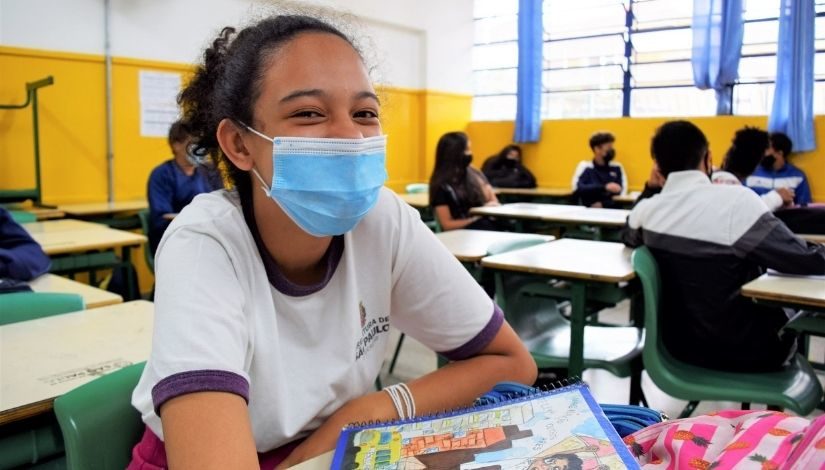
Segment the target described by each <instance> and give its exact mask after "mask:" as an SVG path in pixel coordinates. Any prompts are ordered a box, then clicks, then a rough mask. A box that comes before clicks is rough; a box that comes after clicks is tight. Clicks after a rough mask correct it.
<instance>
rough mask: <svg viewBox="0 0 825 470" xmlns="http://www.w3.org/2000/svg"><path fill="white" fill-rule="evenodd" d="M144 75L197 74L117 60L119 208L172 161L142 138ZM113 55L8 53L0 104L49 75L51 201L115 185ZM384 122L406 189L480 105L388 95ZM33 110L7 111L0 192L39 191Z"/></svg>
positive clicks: (44, 107)
mask: <svg viewBox="0 0 825 470" xmlns="http://www.w3.org/2000/svg"><path fill="white" fill-rule="evenodd" d="M140 70H156V71H163V72H179V73H181V74H182V75H183V77H184V80H186V78H187V77H188V75H189V73H190V72H191V70H192V69H191V66H190V65H186V64H173V63H165V62H155V61H146V60H135V59H127V58H118V57H116V58H114V59H113V66H112V86H113V102H112V107H113V139H114V147H113V150H114V156H115V163H114V188H115V194H114V196H115V199H116V200H131V199H139V198H144V197H145V195H146V180H147V178H148V176H149V173H150V172H151V170H152V168H154V167H155V166H156V165H157V164H158V163H160V162H162V161H163V160H165V159H167V158H169V156H170V152H169V148H168V146H167V144H166V139H165V138H154V137H141V135H140V102H139V96H138V86H139V83H138V76H139V72H140ZM103 72H104V66H103V57H101V56H95V55H81V54H68V53H63V52H55V51H40V50H32V49H19V48H10V47H0V103H13V102H22V100H23V99H24V98H25V91H24V84H25V83H26V82H27V81H33V80H36V79H39V78H42V77H45V76H47V75H52V76H54V80H55V84H54V85H52V86H51V87H48V88H44V89H41V90H40V93H39V100H40V106H39V109H40V116H41V122H40V137H41V171H42V180H43V199H44V201H46V202H49V203H55V204H61V203H71V202H94V201H103V200H105V199H106V197H107V192H106V191H107V189H106V188H107V187H106V134H105V132H106V120H105V101H104V99H105V88H104V73H103ZM379 93H380V95H381V98H382V101H383V103H384V105H383V107H382V108H383V109H382V124H383V126H384V132H385V133H387V134H388V135H389V140H388V155H387V170H388V173H389V181H388V182H387V185H388V186H390V187H391V188H393V189H396V190H400V189H403V187H404V186H405V185H406V184H408V183H411V182H417V181H425V180H426V179H428V178H429V172H430V170H429V169H430V168H432V161H433V158H434V157H433V155H434V152H435V143H436V142H437V140H438V137H439V136H440V135H441V134H443V133H444V132H448V131H452V130H461V129H464V128H465V127H466V126H467V124H468V123H469V122H470V105H471V101H472V98H471V97H470V96H467V95H455V94H448V93H441V92H433V91H427V90H412V89H404V88H395V87H379ZM31 135H32V134H31V111H30V110H29V109H26V110H22V111H0V189H18V188H26V187H31V186H33V185H34V163H33V157H32V137H31Z"/></svg>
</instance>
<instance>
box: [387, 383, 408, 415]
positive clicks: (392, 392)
mask: <svg viewBox="0 0 825 470" xmlns="http://www.w3.org/2000/svg"><path fill="white" fill-rule="evenodd" d="M384 391H385V392H387V395H389V396H390V400H392V404H393V405H395V411H396V412H397V413H398V417H399V418H400V419H405V416H404V408H403V407H402V406H401V398H400V397H399V396H398V395H399V394H398V390H397V387H396V386H395V385H393V386H390V387H387V388H385V389H384Z"/></svg>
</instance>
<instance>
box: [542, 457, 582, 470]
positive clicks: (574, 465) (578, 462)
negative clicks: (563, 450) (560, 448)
mask: <svg viewBox="0 0 825 470" xmlns="http://www.w3.org/2000/svg"><path fill="white" fill-rule="evenodd" d="M550 457H551V458H554V459H564V460H567V470H582V466H583V465H584V462H583V461H582V459H581V458H580V457H579V456H578V455H576V454H553V455H551V456H550Z"/></svg>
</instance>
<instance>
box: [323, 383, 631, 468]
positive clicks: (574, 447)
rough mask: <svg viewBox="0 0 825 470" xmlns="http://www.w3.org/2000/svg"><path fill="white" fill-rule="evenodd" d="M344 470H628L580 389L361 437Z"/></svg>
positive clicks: (352, 447)
mask: <svg viewBox="0 0 825 470" xmlns="http://www.w3.org/2000/svg"><path fill="white" fill-rule="evenodd" d="M349 442H350V444H351V445H350V446H349V448H347V449H346V450H345V452H344V455H343V459H342V460H343V461H341V462H340V463H341V465H340V467H337V468H343V469H376V470H380V469H384V470H423V469H438V470H442V469H443V470H556V469H566V470H579V469H581V470H608V469H624V468H627V467H626V465H625V463H624V462H623V461H622V457H621V456H620V455H619V454H618V453H617V451H616V448H615V447H614V445H613V444H611V440H610V437H609V436H608V434H607V433H606V432H605V431H604V429H603V427H602V424H600V423H599V421H598V419H597V418H596V416H595V415H594V413H593V410H592V409H591V408H590V405H589V403H588V401H587V400H586V399H585V397H584V395H583V394H582V392H581V389H579V388H576V389H572V390H570V391H569V393H560V394H548V395H541V396H537V397H534V398H532V399H530V400H524V401H517V402H514V403H512V404H508V405H506V406H504V407H494V408H482V409H477V410H469V411H466V412H463V413H460V414H457V415H455V416H449V417H442V418H435V419H430V420H426V421H419V422H413V423H406V424H400V425H388V426H383V427H377V428H371V429H363V430H359V431H355V432H354V433H353V435H352V436H350V440H349Z"/></svg>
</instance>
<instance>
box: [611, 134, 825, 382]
mask: <svg viewBox="0 0 825 470" xmlns="http://www.w3.org/2000/svg"><path fill="white" fill-rule="evenodd" d="M651 153H652V154H653V158H654V160H655V161H656V164H657V166H658V168H659V171H660V172H661V174H662V175H663V176H664V177H665V183H664V187H663V188H662V191H661V193H660V194H658V195H656V196H655V197H651V198H649V199H645V200H642V201H640V202H639V203H638V204H637V205H636V207H634V208H633V210H632V211H631V212H630V216H629V217H628V220H627V227H626V228H625V231H624V232H623V234H622V237H623V241H624V242H625V244H627V245H628V246H631V247H637V246H640V245H646V246H647V247H648V248H649V249H650V251H651V252H652V253H653V256H654V257H655V258H656V261H657V263H658V265H659V273H660V277H661V279H662V309H661V311H662V312H664V314H663V316H662V318H661V323H662V341H663V343H664V345H665V347H666V348H667V350H668V352H669V353H670V354H672V355H673V356H674V357H675V358H677V359H679V360H681V361H684V362H687V363H690V364H694V365H698V366H701V367H706V368H710V369H717V370H725V371H731V372H762V371H774V370H779V369H781V368H782V367H784V365H785V364H786V363H787V362H788V361H789V360H792V358H793V355H794V353H795V347H796V338H795V336H794V335H793V334H792V333H791V332H790V331H788V330H784V329H783V327H784V326H785V324H786V323H787V321H788V317H787V315H786V314H785V312H784V310H783V309H781V308H779V307H773V306H767V305H761V304H754V303H753V302H752V301H751V300H750V299H747V298H745V297H742V296H741V295H739V291H740V289H741V287H742V285H744V284H745V283H747V282H749V281H751V280H753V279H755V278H757V277H759V276H760V275H762V274H763V273H764V272H765V270H766V269H768V268H771V269H775V270H777V271H782V272H785V273H790V274H823V273H825V247H823V246H822V245H815V244H810V243H806V242H805V241H804V240H802V239H800V238H798V237H796V236H795V235H794V234H793V233H792V232H791V231H790V230H789V229H788V227H787V226H785V224H783V223H782V222H781V221H780V220H779V219H777V218H776V217H775V216H774V215H773V213H772V212H771V211H769V210H768V208H767V207H766V206H765V204H764V203H763V202H762V201H761V200H760V198H759V197H758V196H757V195H756V194H755V193H754V192H753V191H751V190H749V189H748V188H746V187H744V186H742V185H727V184H711V181H710V174H711V172H712V164H711V158H710V153H709V151H708V141H707V139H706V138H705V135H704V134H703V133H702V131H701V130H699V128H698V127H696V126H695V125H693V124H692V123H690V122H688V121H672V122H668V123H665V124H664V125H662V126H661V127H660V128H659V129H658V130H657V131H656V134H655V135H654V137H653V142H652V144H651Z"/></svg>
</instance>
